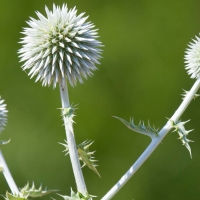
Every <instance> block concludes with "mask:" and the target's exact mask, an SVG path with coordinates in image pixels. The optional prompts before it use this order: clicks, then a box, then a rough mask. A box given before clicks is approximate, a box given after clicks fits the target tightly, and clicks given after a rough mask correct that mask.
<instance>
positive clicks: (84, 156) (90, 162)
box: [60, 140, 101, 177]
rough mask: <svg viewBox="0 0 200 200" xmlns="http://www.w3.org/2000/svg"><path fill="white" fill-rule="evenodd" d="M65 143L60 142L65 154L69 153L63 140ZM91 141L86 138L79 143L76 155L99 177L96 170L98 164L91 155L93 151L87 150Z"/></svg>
mask: <svg viewBox="0 0 200 200" xmlns="http://www.w3.org/2000/svg"><path fill="white" fill-rule="evenodd" d="M65 142H66V144H63V143H60V144H62V145H63V146H65V150H64V151H65V152H66V154H65V155H68V154H69V147H68V143H67V141H65ZM92 143H93V142H91V141H89V140H86V141H84V142H83V143H81V144H79V145H78V146H77V151H78V156H79V160H81V161H82V162H83V166H82V167H84V166H87V167H89V168H90V169H91V170H93V171H94V172H95V173H96V174H97V175H98V176H99V177H101V176H100V174H99V172H98V170H97V169H96V167H97V166H98V165H97V164H95V162H97V160H95V158H94V157H93V155H94V153H95V151H93V152H90V151H89V147H90V146H91V145H92Z"/></svg>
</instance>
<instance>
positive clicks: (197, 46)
mask: <svg viewBox="0 0 200 200" xmlns="http://www.w3.org/2000/svg"><path fill="white" fill-rule="evenodd" d="M188 46H189V48H187V49H186V52H185V53H186V55H185V69H186V70H187V72H188V74H189V75H190V76H191V78H198V77H200V38H199V37H197V36H196V39H193V42H191V43H189V45H188Z"/></svg>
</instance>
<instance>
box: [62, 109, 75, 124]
mask: <svg viewBox="0 0 200 200" xmlns="http://www.w3.org/2000/svg"><path fill="white" fill-rule="evenodd" d="M59 109H61V116H63V117H64V118H65V119H66V123H74V121H73V117H74V116H75V115H74V111H75V110H76V109H77V108H76V106H73V105H71V106H69V107H66V108H59Z"/></svg>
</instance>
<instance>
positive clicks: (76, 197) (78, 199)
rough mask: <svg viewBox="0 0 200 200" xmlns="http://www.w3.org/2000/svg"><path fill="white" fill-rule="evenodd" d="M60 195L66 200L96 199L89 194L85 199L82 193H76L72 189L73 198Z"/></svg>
mask: <svg viewBox="0 0 200 200" xmlns="http://www.w3.org/2000/svg"><path fill="white" fill-rule="evenodd" d="M58 195H59V196H61V197H62V198H63V199H64V200H92V197H95V196H92V195H89V194H87V196H86V197H85V196H84V195H82V194H81V193H80V192H77V193H75V192H74V191H73V190H72V189H71V196H63V195H60V194H58Z"/></svg>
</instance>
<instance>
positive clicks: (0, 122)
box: [0, 98, 8, 133]
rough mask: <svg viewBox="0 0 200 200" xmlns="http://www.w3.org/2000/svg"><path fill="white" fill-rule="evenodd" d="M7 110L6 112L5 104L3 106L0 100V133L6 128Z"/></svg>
mask: <svg viewBox="0 0 200 200" xmlns="http://www.w3.org/2000/svg"><path fill="white" fill-rule="evenodd" d="M7 112H8V111H7V110H6V104H4V100H1V98H0V133H1V131H2V130H3V129H4V127H5V126H6V122H7Z"/></svg>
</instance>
